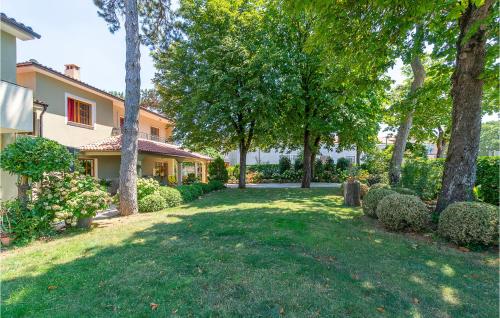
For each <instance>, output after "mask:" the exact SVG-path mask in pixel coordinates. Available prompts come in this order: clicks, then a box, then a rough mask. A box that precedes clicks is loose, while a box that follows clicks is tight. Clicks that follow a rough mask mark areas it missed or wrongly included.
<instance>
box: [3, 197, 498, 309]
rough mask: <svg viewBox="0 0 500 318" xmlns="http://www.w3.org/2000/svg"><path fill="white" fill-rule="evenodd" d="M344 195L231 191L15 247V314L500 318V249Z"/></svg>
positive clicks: (11, 283) (7, 265)
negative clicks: (396, 229)
mask: <svg viewBox="0 0 500 318" xmlns="http://www.w3.org/2000/svg"><path fill="white" fill-rule="evenodd" d="M332 191H333V190H331V189H314V190H301V189H272V190H271V189H270V190H262V189H249V190H243V191H242V190H237V189H232V190H225V191H221V192H217V193H212V194H209V195H207V196H206V197H204V198H202V199H201V200H198V201H196V202H194V203H192V204H190V205H187V206H183V207H178V208H173V209H170V210H166V211H164V212H160V213H149V214H142V215H139V216H132V217H127V218H115V219H111V220H104V221H101V222H100V223H99V226H98V227H97V228H94V229H93V230H91V231H88V232H76V233H71V234H67V235H64V236H61V237H59V238H57V239H55V240H53V241H51V242H36V243H34V244H32V245H31V246H28V247H24V248H20V249H16V250H12V251H8V252H6V253H4V254H3V255H2V273H1V278H2V286H1V289H2V308H1V311H2V317H21V316H25V317H115V316H116V317H377V316H380V317H497V316H498V309H499V307H498V257H497V255H495V254H494V253H490V252H489V253H462V252H460V251H457V250H455V249H452V248H449V247H447V246H446V245H445V244H443V243H439V242H426V241H424V240H415V239H412V238H408V237H406V236H403V235H399V234H392V233H386V232H384V231H383V230H380V229H377V228H376V227H375V226H374V224H373V222H369V221H367V220H366V219H365V218H364V217H362V212H361V210H360V209H349V208H345V207H342V205H341V198H340V197H339V196H336V195H334V194H333V192H332ZM151 303H154V304H158V307H157V308H156V309H155V310H153V309H152V308H151Z"/></svg>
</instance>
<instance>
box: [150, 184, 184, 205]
mask: <svg viewBox="0 0 500 318" xmlns="http://www.w3.org/2000/svg"><path fill="white" fill-rule="evenodd" d="M156 193H157V194H158V195H159V196H161V197H162V198H163V200H164V201H165V206H166V207H167V208H171V207H174V206H178V205H180V204H181V203H182V196H181V193H180V192H179V190H177V189H175V188H170V187H160V188H158V190H157V191H156Z"/></svg>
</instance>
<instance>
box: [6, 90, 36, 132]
mask: <svg viewBox="0 0 500 318" xmlns="http://www.w3.org/2000/svg"><path fill="white" fill-rule="evenodd" d="M32 131H33V91H32V90H31V89H29V88H26V87H23V86H19V85H17V84H13V83H10V82H6V81H0V133H19V132H32Z"/></svg>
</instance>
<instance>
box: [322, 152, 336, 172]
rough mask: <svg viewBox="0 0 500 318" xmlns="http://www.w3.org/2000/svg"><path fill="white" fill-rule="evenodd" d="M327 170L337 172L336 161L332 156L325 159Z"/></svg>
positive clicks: (325, 168)
mask: <svg viewBox="0 0 500 318" xmlns="http://www.w3.org/2000/svg"><path fill="white" fill-rule="evenodd" d="M323 169H324V170H325V171H330V172H332V173H335V161H334V160H333V158H332V157H330V156H328V157H327V158H326V160H325V164H324V168H323Z"/></svg>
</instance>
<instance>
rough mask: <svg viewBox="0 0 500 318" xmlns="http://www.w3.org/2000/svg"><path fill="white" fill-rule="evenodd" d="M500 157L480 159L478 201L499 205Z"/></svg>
mask: <svg viewBox="0 0 500 318" xmlns="http://www.w3.org/2000/svg"><path fill="white" fill-rule="evenodd" d="M499 167H500V157H479V158H478V160H477V175H476V186H477V195H478V199H479V200H481V201H483V202H486V203H490V204H494V205H498V204H499V202H498V201H499V197H500V192H499V188H498V185H499V183H500V180H499V175H500V173H499V172H500V170H499Z"/></svg>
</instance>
